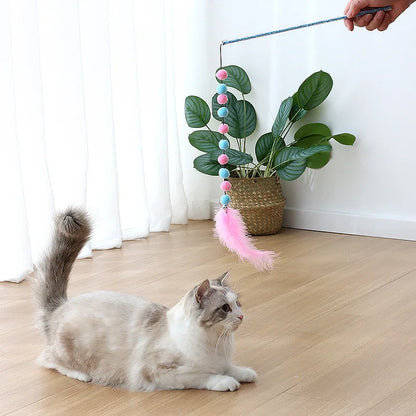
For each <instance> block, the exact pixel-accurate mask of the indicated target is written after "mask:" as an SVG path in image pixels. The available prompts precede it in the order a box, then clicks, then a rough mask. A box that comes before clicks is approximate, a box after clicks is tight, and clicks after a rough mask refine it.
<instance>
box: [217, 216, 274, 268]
mask: <svg viewBox="0 0 416 416" xmlns="http://www.w3.org/2000/svg"><path fill="white" fill-rule="evenodd" d="M215 235H216V236H217V237H218V239H219V240H220V242H221V244H223V245H224V246H225V247H227V248H228V250H230V251H232V252H233V253H236V254H237V255H238V257H239V258H240V259H241V260H247V261H249V262H250V263H252V264H253V265H254V267H255V268H256V269H257V270H259V271H265V270H271V269H272V268H273V261H274V259H275V257H276V253H275V252H274V251H263V250H258V249H257V248H256V247H255V245H254V243H253V240H252V238H250V237H249V235H248V232H247V227H246V225H245V224H244V221H243V219H242V218H241V214H240V212H239V211H238V210H236V209H233V208H226V209H223V208H220V209H219V210H218V211H217V213H216V215H215Z"/></svg>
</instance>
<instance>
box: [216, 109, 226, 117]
mask: <svg viewBox="0 0 416 416" xmlns="http://www.w3.org/2000/svg"><path fill="white" fill-rule="evenodd" d="M217 114H218V117H222V118H223V117H227V116H228V110H227V108H226V107H220V108H219V109H218V111H217Z"/></svg>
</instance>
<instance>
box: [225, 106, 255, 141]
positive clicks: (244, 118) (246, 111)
mask: <svg viewBox="0 0 416 416" xmlns="http://www.w3.org/2000/svg"><path fill="white" fill-rule="evenodd" d="M227 108H228V116H227V117H225V122H226V123H227V124H228V126H229V127H230V129H229V131H228V134H229V135H230V136H231V137H235V138H236V139H242V138H244V137H248V136H250V134H252V133H253V132H254V130H255V129H256V125H257V115H256V110H255V109H254V107H253V105H252V104H251V103H250V102H248V101H243V100H239V101H235V102H234V103H230V104H229V105H228V106H227Z"/></svg>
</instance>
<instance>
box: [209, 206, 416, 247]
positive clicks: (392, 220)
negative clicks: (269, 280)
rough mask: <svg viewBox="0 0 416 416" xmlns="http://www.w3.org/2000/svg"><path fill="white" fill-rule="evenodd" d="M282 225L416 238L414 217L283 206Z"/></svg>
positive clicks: (366, 234) (212, 212) (214, 207)
mask: <svg viewBox="0 0 416 416" xmlns="http://www.w3.org/2000/svg"><path fill="white" fill-rule="evenodd" d="M217 209H218V202H211V204H210V210H211V219H214V216H215V212H216V210H217ZM283 226H284V227H287V228H299V229H301V230H311V231H325V232H331V233H340V234H354V235H365V236H369V237H383V238H395V239H400V240H411V241H416V219H412V218H403V217H393V216H391V217H384V216H379V215H362V214H350V213H348V212H331V211H319V210H306V209H297V208H290V207H285V211H284V215H283Z"/></svg>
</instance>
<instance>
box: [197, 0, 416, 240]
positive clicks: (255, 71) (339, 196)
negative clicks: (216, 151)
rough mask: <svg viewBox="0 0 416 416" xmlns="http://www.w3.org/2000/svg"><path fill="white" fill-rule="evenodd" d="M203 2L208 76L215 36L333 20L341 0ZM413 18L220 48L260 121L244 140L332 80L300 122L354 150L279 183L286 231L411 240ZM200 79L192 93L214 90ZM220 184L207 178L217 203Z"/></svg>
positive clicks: (415, 9)
mask: <svg viewBox="0 0 416 416" xmlns="http://www.w3.org/2000/svg"><path fill="white" fill-rule="evenodd" d="M207 3H208V4H209V6H208V8H207V15H208V16H207V18H208V21H210V24H209V25H207V26H208V28H209V30H210V32H209V36H207V61H208V62H210V66H211V68H210V69H211V70H212V72H214V71H215V69H216V68H217V66H218V45H219V43H220V41H221V40H224V39H231V38H236V37H240V36H245V35H250V34H253V33H259V32H265V31H270V30H274V29H278V28H284V27H288V26H292V25H298V24H302V23H308V22H312V21H316V20H322V19H327V18H331V17H336V16H340V15H342V14H343V10H344V7H345V3H346V1H344V0H342V1H341V0H336V1H333V0H320V1H312V0H298V1H297V2H283V1H270V0H257V1H255V2H254V1H252V0H228V1H226V2H224V1H219V0H210V1H209V2H207ZM415 19H416V5H413V6H411V8H410V9H409V10H408V11H407V12H405V14H404V15H402V16H401V17H400V18H399V19H398V21H396V22H395V23H394V24H392V25H391V27H390V28H389V29H388V30H387V31H386V32H377V31H376V32H371V33H370V32H368V31H366V30H364V29H361V30H359V29H358V30H357V29H356V30H355V31H354V32H353V33H351V32H349V31H347V30H346V28H345V27H344V25H343V23H342V22H335V23H329V24H325V25H320V26H315V27H312V28H307V29H302V30H298V31H295V32H288V33H285V34H280V35H274V36H270V37H265V38H261V39H255V40H250V41H247V42H242V43H238V44H233V45H226V46H224V49H223V58H224V65H228V64H236V65H240V66H242V67H243V68H244V69H246V71H247V72H248V74H249V76H250V78H251V81H252V84H253V92H252V93H251V94H250V95H249V96H248V97H247V98H248V99H249V100H250V101H251V102H252V103H253V105H254V106H255V108H256V110H257V113H258V118H259V123H258V129H257V131H256V132H255V133H254V135H253V139H252V142H254V141H255V139H256V138H257V137H258V136H259V135H261V134H262V133H263V132H266V131H269V130H270V127H271V125H272V123H273V120H274V117H275V115H276V112H277V109H278V107H279V105H280V102H281V101H282V100H283V99H284V98H286V97H288V96H289V95H292V94H293V93H294V92H295V91H296V90H297V88H298V86H299V84H300V83H301V82H302V81H303V80H304V79H305V78H306V77H307V76H309V75H310V74H311V73H312V72H314V71H316V70H320V69H323V70H324V71H326V72H329V73H330V74H331V76H332V78H333V80H334V87H333V90H332V92H331V94H330V96H329V98H328V99H327V100H326V101H325V103H324V104H322V106H321V107H320V108H319V109H317V110H314V111H313V112H312V113H311V114H309V115H308V116H307V117H305V122H318V121H321V122H323V123H326V124H328V125H329V126H330V127H331V129H332V131H333V133H341V132H350V133H353V134H355V135H356V137H357V142H356V144H355V145H354V146H353V147H347V146H340V145H337V143H334V144H333V148H334V150H333V159H332V160H331V161H330V163H329V164H328V165H327V166H326V167H324V168H323V169H322V170H319V171H316V170H315V171H307V172H306V174H304V175H302V176H301V177H300V178H299V179H298V180H296V181H294V182H284V183H283V189H284V193H285V196H286V198H287V208H286V214H285V225H287V226H290V227H296V228H305V229H313V230H325V231H334V232H343V233H353V234H364V235H372V236H385V237H392V238H404V239H412V240H416V192H415V179H416V174H415V160H416V137H415V131H416V116H415V105H414V102H415V100H416V82H415V73H416V52H415V49H414V45H415V44H416V31H415V29H414V25H413V24H412V23H413V22H414V21H415ZM203 72H206V68H204V71H203ZM200 82H201V83H203V84H204V85H203V87H202V86H201V90H200V91H194V92H193V93H195V94H197V95H201V96H204V95H203V94H204V93H206V92H207V90H209V88H211V89H212V93H213V92H214V90H215V88H216V83H215V80H214V78H213V77H211V78H209V79H201V80H200ZM198 92H199V94H198ZM204 97H205V98H209V97H210V96H209V95H208V96H204ZM219 183H220V181H219V179H217V178H213V179H212V181H211V185H210V186H211V190H210V195H211V200H212V201H218V198H219V195H220V191H219V187H218V185H219Z"/></svg>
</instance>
